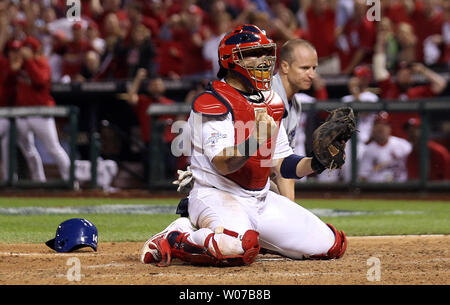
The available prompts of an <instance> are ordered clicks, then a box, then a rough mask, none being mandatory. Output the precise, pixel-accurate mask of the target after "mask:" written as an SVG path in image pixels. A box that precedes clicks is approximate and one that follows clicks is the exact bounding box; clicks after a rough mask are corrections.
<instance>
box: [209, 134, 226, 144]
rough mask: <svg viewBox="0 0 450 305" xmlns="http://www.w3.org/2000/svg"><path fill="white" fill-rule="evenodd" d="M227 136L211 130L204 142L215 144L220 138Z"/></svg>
mask: <svg viewBox="0 0 450 305" xmlns="http://www.w3.org/2000/svg"><path fill="white" fill-rule="evenodd" d="M226 137H227V135H226V134H223V133H220V132H213V133H212V134H211V136H210V137H209V138H208V139H207V140H206V143H205V144H212V145H214V144H217V142H218V141H219V140H220V139H225V138H226Z"/></svg>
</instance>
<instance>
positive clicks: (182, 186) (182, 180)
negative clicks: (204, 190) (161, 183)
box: [172, 166, 194, 194]
mask: <svg viewBox="0 0 450 305" xmlns="http://www.w3.org/2000/svg"><path fill="white" fill-rule="evenodd" d="M177 174H178V179H177V180H175V181H173V182H172V184H177V185H178V188H177V192H179V193H183V194H189V192H190V191H191V189H192V187H193V186H194V177H193V176H192V172H191V168H190V166H188V167H187V168H186V170H185V171H182V170H177Z"/></svg>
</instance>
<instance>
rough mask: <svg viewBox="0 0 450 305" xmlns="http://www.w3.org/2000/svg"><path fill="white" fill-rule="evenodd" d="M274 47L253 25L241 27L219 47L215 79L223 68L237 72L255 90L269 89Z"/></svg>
mask: <svg viewBox="0 0 450 305" xmlns="http://www.w3.org/2000/svg"><path fill="white" fill-rule="evenodd" d="M275 61H276V45H275V43H274V42H273V41H272V40H271V39H270V38H268V37H267V36H266V34H265V32H264V31H261V30H260V29H259V28H258V27H257V26H255V25H251V24H244V25H240V26H238V27H236V28H235V29H233V30H232V31H231V32H229V33H228V34H226V35H225V36H224V37H223V39H222V40H221V42H220V45H219V65H220V67H221V71H219V73H218V77H219V78H222V77H224V76H225V75H224V69H226V70H232V71H235V72H238V73H239V74H240V75H241V76H243V77H244V80H246V81H248V82H249V83H250V85H251V86H252V87H253V88H255V89H256V90H258V91H265V90H270V88H271V86H272V75H273V70H274V68H275Z"/></svg>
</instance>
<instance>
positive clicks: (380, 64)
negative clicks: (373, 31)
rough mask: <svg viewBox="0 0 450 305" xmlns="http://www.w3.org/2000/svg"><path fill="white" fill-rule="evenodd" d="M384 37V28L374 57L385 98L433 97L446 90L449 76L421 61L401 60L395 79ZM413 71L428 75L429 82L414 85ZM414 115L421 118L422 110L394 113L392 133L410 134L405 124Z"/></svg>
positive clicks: (382, 96) (374, 64)
mask: <svg viewBox="0 0 450 305" xmlns="http://www.w3.org/2000/svg"><path fill="white" fill-rule="evenodd" d="M384 41H385V33H383V32H380V33H379V34H378V37H377V43H376V46H375V54H374V57H373V72H374V80H375V81H376V82H377V84H378V86H379V87H380V90H381V92H380V97H381V98H382V99H394V100H400V101H407V100H410V99H417V98H430V97H433V96H437V95H439V94H441V93H442V92H443V91H444V90H445V88H446V86H447V81H446V80H445V78H443V77H442V76H441V75H439V74H437V73H435V72H434V71H432V70H430V69H428V68H427V67H425V66H424V65H423V64H420V63H415V64H407V63H400V64H399V66H398V69H397V71H396V75H395V80H393V78H392V77H391V74H390V72H389V71H388V70H387V69H386V54H385V52H384V48H383V44H384ZM413 73H418V74H421V75H422V76H424V77H425V78H426V80H427V81H428V82H429V84H426V85H421V86H416V85H414V83H413V78H412V76H413ZM411 117H416V118H417V117H418V114H417V113H413V112H409V113H401V112H400V113H392V114H391V119H392V134H393V135H395V136H398V137H403V138H406V136H407V135H406V133H405V131H404V129H403V126H404V124H405V123H406V122H407V120H408V119H409V118H411Z"/></svg>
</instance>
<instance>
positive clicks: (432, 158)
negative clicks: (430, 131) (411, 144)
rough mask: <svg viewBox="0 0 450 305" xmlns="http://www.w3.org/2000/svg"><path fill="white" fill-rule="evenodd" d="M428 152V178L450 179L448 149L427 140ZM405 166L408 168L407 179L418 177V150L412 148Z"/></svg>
mask: <svg viewBox="0 0 450 305" xmlns="http://www.w3.org/2000/svg"><path fill="white" fill-rule="evenodd" d="M428 154H429V163H428V164H429V176H428V180H448V179H450V155H449V153H448V150H447V149H446V148H445V147H444V146H442V145H440V144H438V143H436V142H433V141H428ZM406 166H407V168H408V179H411V180H413V179H419V178H420V152H419V151H418V150H417V149H414V150H413V151H412V152H411V154H410V155H409V156H408V159H407V162H406Z"/></svg>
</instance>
